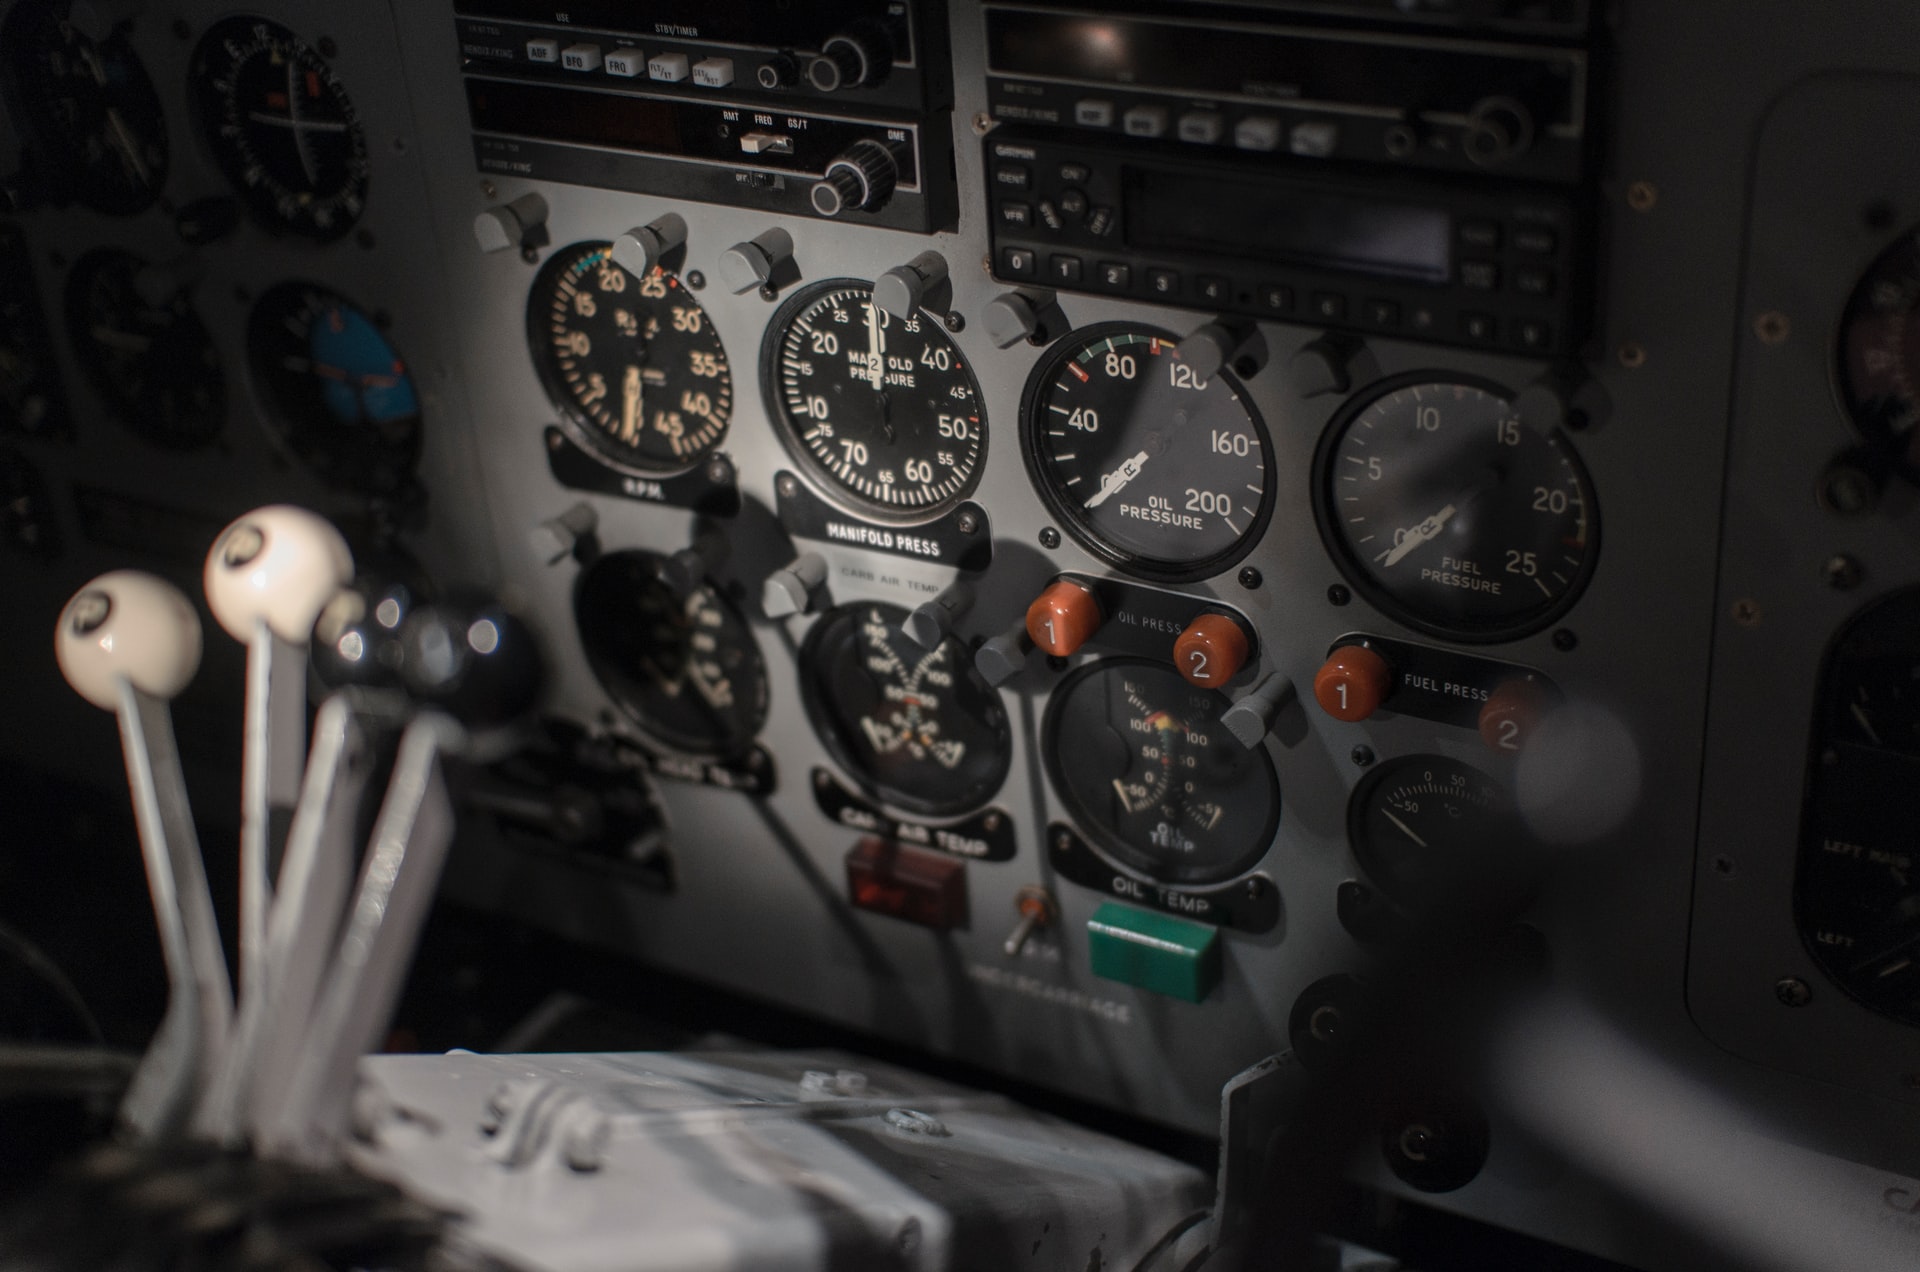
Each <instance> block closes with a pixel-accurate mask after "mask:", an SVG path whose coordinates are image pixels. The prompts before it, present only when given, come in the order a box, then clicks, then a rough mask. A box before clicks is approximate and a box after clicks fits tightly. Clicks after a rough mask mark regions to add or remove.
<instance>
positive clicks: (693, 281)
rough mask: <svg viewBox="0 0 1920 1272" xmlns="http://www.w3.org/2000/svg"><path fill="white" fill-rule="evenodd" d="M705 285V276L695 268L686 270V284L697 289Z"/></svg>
mask: <svg viewBox="0 0 1920 1272" xmlns="http://www.w3.org/2000/svg"><path fill="white" fill-rule="evenodd" d="M706 285H707V276H706V275H705V274H703V273H701V272H700V271H699V270H697V269H690V270H688V271H687V286H689V287H691V288H693V290H695V291H699V290H701V289H702V288H704V287H705V286H706Z"/></svg>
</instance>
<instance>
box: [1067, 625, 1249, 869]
mask: <svg viewBox="0 0 1920 1272" xmlns="http://www.w3.org/2000/svg"><path fill="white" fill-rule="evenodd" d="M1227 706H1228V702H1227V699H1226V698H1225V697H1223V696H1222V695H1220V694H1218V693H1215V692H1213V691H1212V690H1210V689H1196V688H1195V687H1194V686H1192V685H1190V684H1188V683H1187V682H1186V681H1185V680H1184V679H1182V678H1181V676H1180V673H1179V672H1177V671H1175V670H1174V669H1173V668H1172V667H1171V666H1168V665H1167V664H1165V663H1157V662H1149V661H1147V660H1146V659H1137V658H1109V659H1105V660H1103V661H1101V662H1097V663H1094V664H1092V665H1090V666H1087V667H1083V668H1081V669H1080V670H1079V671H1076V672H1075V673H1073V674H1072V675H1071V676H1069V677H1068V678H1067V679H1066V680H1065V681H1064V682H1063V683H1062V684H1061V686H1060V688H1059V689H1058V690H1056V691H1055V692H1054V695H1053V700H1052V702H1051V703H1049V705H1048V707H1047V718H1046V724H1045V739H1046V747H1045V752H1044V753H1045V755H1046V761H1047V771H1048V774H1049V775H1050V776H1051V777H1052V779H1053V784H1054V789H1055V790H1056V791H1057V792H1058V793H1059V796H1060V800H1061V802H1062V803H1063V804H1064V805H1065V806H1066V807H1067V809H1068V811H1069V812H1070V813H1071V814H1072V815H1073V819H1074V821H1075V822H1077V823H1079V825H1080V826H1081V828H1082V829H1083V830H1085V831H1086V832H1087V834H1088V835H1089V837H1090V838H1091V839H1092V841H1093V843H1094V845H1095V846H1096V847H1098V848H1100V849H1101V850H1102V851H1104V852H1105V853H1107V854H1109V855H1110V856H1111V857H1112V858H1113V859H1114V860H1115V861H1116V862H1118V863H1119V864H1120V865H1122V866H1125V867H1128V868H1131V869H1133V870H1136V871H1139V872H1141V873H1143V874H1147V875H1150V876H1152V877H1153V878H1155V879H1158V880H1161V881H1162V882H1165V883H1182V884H1186V883H1212V882H1216V881H1218V880H1221V879H1230V878H1232V877H1233V876H1235V875H1237V874H1240V873H1242V872H1244V871H1246V870H1248V869H1251V868H1252V866H1253V865H1254V863H1255V862H1257V861H1259V860H1260V858H1261V857H1262V856H1263V855H1264V854H1265V853H1266V851H1267V848H1268V847H1269V846H1270V845H1271V844H1272V843H1273V833H1274V828H1275V827H1276V826H1277V825H1278V824H1279V820H1280V782H1279V779H1278V778H1277V777H1276V776H1275V775H1274V771H1273V765H1272V764H1271V763H1270V762H1269V761H1268V759H1267V754H1266V751H1265V749H1264V748H1255V749H1253V750H1248V749H1247V748H1246V747H1244V746H1242V745H1240V743H1239V742H1237V741H1235V740H1234V738H1233V737H1232V735H1231V734H1229V733H1228V732H1227V730H1226V729H1225V728H1223V727H1222V726H1221V724H1220V714H1221V712H1223V711H1225V710H1226V708H1227Z"/></svg>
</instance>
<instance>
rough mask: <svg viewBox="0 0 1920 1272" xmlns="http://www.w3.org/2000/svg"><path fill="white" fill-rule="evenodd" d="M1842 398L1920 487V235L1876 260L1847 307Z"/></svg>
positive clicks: (1866, 432)
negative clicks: (1919, 482)
mask: <svg viewBox="0 0 1920 1272" xmlns="http://www.w3.org/2000/svg"><path fill="white" fill-rule="evenodd" d="M1839 357H1840V365H1839V377H1840V395H1841V399H1842V401H1843V403H1844V404H1845V406H1846V409H1847V414H1848V416H1849V417H1850V418H1851V419H1852V421H1853V426H1854V427H1855V428H1856V429H1858V430H1859V431H1860V435H1861V437H1863V438H1864V439H1865V440H1866V442H1867V444H1868V445H1869V446H1871V447H1873V448H1874V449H1875V450H1877V451H1878V452H1880V453H1881V454H1882V455H1883V456H1885V457H1886V459H1887V460H1888V461H1889V462H1890V463H1892V464H1893V465H1894V466H1895V467H1896V468H1898V469H1899V471H1900V473H1901V475H1902V476H1904V477H1906V478H1907V479H1908V480H1910V481H1920V231H1916V232H1914V233H1910V234H1907V235H1905V236H1903V237H1902V238H1901V239H1900V241H1899V242H1897V243H1895V244H1894V245H1893V246H1892V247H1890V248H1888V249H1887V250H1886V251H1885V252H1883V253H1882V254H1881V255H1880V258H1879V259H1878V260H1876V261H1874V263H1873V265H1872V267H1871V268H1869V269H1868V270H1867V273H1866V276H1865V277H1864V278H1862V279H1861V280H1860V282H1859V285H1858V286H1856V287H1855V288H1854V289H1853V295H1852V297H1851V298H1850V299H1849V300H1848V301H1847V311H1846V316H1845V318H1844V319H1842V321H1841V329H1840V353H1839Z"/></svg>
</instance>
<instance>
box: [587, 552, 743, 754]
mask: <svg viewBox="0 0 1920 1272" xmlns="http://www.w3.org/2000/svg"><path fill="white" fill-rule="evenodd" d="M660 566H661V560H660V558H659V557H657V556H654V555H653V554H652V553H649V552H612V553H609V554H607V555H606V556H603V557H601V558H599V559H598V560H597V561H595V562H594V563H593V564H592V565H591V566H589V567H588V568H587V569H586V570H585V571H584V572H582V574H581V575H580V580H579V583H578V584H577V585H576V587H575V589H574V598H573V612H574V619H575V622H576V623H577V624H578V626H579V629H580V643H581V645H582V646H583V647H584V648H585V650H586V654H587V662H588V663H589V664H590V665H591V666H592V667H593V671H594V674H595V675H596V676H598V677H599V679H600V684H601V686H602V687H603V688H604V689H605V690H606V691H607V696H608V697H610V698H612V699H613V700H614V702H615V703H617V704H618V705H619V706H620V708H621V709H622V710H623V711H625V712H626V713H627V714H628V715H629V716H631V717H632V718H633V721H634V723H635V724H637V725H639V726H640V728H641V729H643V730H644V731H645V732H646V733H648V734H649V735H650V736H652V737H654V738H656V739H658V740H659V741H661V742H663V743H665V744H666V745H667V746H670V747H673V748H675V749H676V750H681V751H691V752H695V753H697V754H703V755H728V756H731V755H738V754H739V753H741V752H743V751H745V750H746V749H747V748H748V747H750V746H752V745H753V739H754V735H756V734H757V733H759V732H760V726H761V725H763V724H765V723H766V720H767V668H766V663H765V662H764V661H763V660H762V659H761V657H760V647H759V646H758V645H757V644H755V642H754V639H753V632H752V629H750V628H749V627H748V626H747V620H746V619H745V618H744V617H743V616H742V615H741V613H740V610H739V608H738V607H737V606H735V605H734V603H733V602H732V601H731V600H729V599H728V598H727V597H726V596H725V595H723V594H722V593H721V592H720V591H719V590H718V589H717V588H716V587H714V586H713V585H712V584H710V583H703V584H701V585H700V586H699V587H696V588H694V589H693V591H692V592H691V593H689V594H688V595H686V596H684V597H682V596H679V595H677V594H676V593H675V592H674V590H673V589H672V588H671V587H669V586H668V585H667V584H666V583H664V582H662V581H661V578H660Z"/></svg>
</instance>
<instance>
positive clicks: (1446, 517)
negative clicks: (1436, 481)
mask: <svg viewBox="0 0 1920 1272" xmlns="http://www.w3.org/2000/svg"><path fill="white" fill-rule="evenodd" d="M1458 511H1459V509H1458V508H1456V507H1454V506H1453V505H1452V504H1448V505H1447V506H1446V507H1444V508H1442V509H1441V510H1440V511H1438V512H1436V513H1434V514H1433V515H1432V516H1431V517H1428V518H1427V519H1426V520H1425V521H1422V522H1421V523H1420V524H1419V525H1417V526H1415V527H1414V528H1413V529H1411V530H1409V531H1407V533H1406V535H1405V537H1404V538H1402V539H1401V540H1400V542H1399V543H1398V544H1397V545H1396V546H1395V547H1394V548H1392V549H1391V550H1390V551H1387V552H1383V553H1381V554H1380V555H1379V556H1378V557H1376V558H1375V560H1378V561H1379V562H1380V563H1381V564H1383V565H1398V564H1400V563H1401V562H1402V561H1404V560H1406V559H1407V556H1408V554H1410V553H1411V552H1412V551H1413V550H1414V549H1415V548H1417V547H1419V546H1420V545H1421V544H1423V543H1432V542H1433V541H1434V540H1435V539H1438V538H1439V537H1440V531H1441V530H1442V529H1444V528H1445V526H1446V524H1447V522H1449V521H1451V520H1453V514H1454V513H1456V512H1458Z"/></svg>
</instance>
